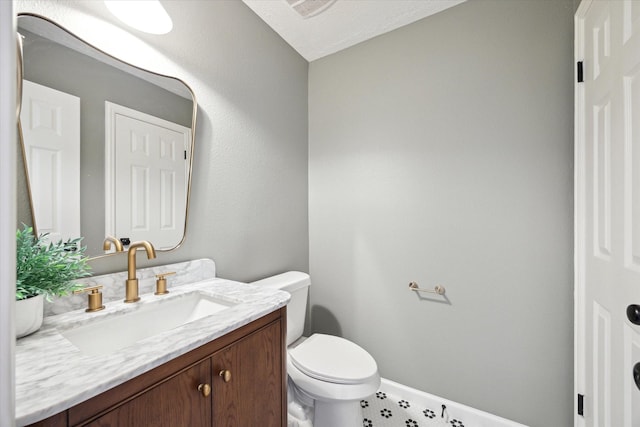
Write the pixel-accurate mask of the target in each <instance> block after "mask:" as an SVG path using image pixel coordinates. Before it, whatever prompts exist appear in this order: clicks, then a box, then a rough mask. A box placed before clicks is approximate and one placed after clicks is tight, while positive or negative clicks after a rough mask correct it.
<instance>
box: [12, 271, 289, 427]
mask: <svg viewBox="0 0 640 427" xmlns="http://www.w3.org/2000/svg"><path fill="white" fill-rule="evenodd" d="M198 262H203V263H207V262H210V263H212V261H210V260H199V261H197V262H194V263H198ZM175 267H176V266H171V267H169V268H175ZM177 267H179V268H182V266H177ZM166 269H167V267H163V268H152V269H142V270H139V276H140V277H141V285H143V286H144V287H143V289H147V288H148V286H149V284H151V286H153V281H154V277H153V275H154V274H157V271H156V270H165V271H166ZM196 270H197V271H200V272H202V271H203V269H202V268H196ZM122 274H123V273H117V274H114V275H109V276H108V277H104V278H100V277H97V278H92V279H90V281H89V283H88V284H89V285H92V284H93V283H91V281H94V280H95V281H102V282H105V281H106V282H107V283H108V282H109V281H110V280H113V282H114V283H119V279H120V277H119V276H120V275H122ZM114 276H115V277H114ZM185 276H186V277H185ZM177 279H178V280H177V282H178V283H177V284H174V285H173V286H171V285H170V287H169V290H170V293H169V294H168V295H166V296H154V295H153V293H146V294H143V295H142V299H141V301H140V302H139V303H137V304H124V303H123V302H121V301H110V302H106V304H105V305H106V306H107V308H106V309H105V310H103V311H102V312H98V313H84V310H82V309H80V310H73V311H70V312H66V313H62V314H59V315H53V316H48V317H46V318H45V324H44V326H43V328H42V329H41V330H40V331H38V332H37V333H35V334H34V335H31V336H28V337H25V338H23V339H20V340H19V341H18V342H17V346H16V382H17V387H16V416H17V420H16V421H17V425H18V426H24V425H34V426H52V427H58V426H107V425H111V426H115V425H117V426H144V425H165V426H193V427H195V426H251V425H260V426H284V425H286V419H287V417H286V402H287V398H286V365H285V363H286V351H285V345H286V343H285V338H286V304H287V302H288V300H289V295H288V294H287V293H285V292H281V291H274V290H270V289H265V288H262V287H258V286H253V285H250V284H244V283H238V282H233V281H229V280H225V279H220V278H210V279H203V280H198V279H197V277H196V278H195V279H194V278H193V277H189V273H185V275H184V276H183V277H182V278H177ZM180 280H182V281H188V280H196V281H195V282H190V283H185V284H180V283H179V282H180ZM109 288H110V287H109ZM118 288H119V290H120V291H122V286H118ZM194 293H197V294H201V295H205V296H206V297H207V298H209V297H210V298H216V301H220V302H221V303H225V304H228V306H227V307H226V308H224V309H222V310H220V311H218V312H215V313H213V314H209V315H206V316H204V317H202V318H199V319H196V320H193V321H190V322H189V323H186V324H183V325H180V326H178V327H175V328H173V329H170V330H167V331H162V332H159V333H156V334H155V335H152V336H150V337H146V338H143V339H141V340H138V341H136V342H134V343H132V344H127V346H126V347H124V348H117V349H114V348H110V347H109V345H110V344H109V340H110V338H109V337H108V334H107V333H105V341H106V343H105V344H104V345H105V347H104V348H100V350H97V351H93V348H84V347H83V346H82V345H81V343H80V344H78V342H76V341H74V340H76V339H78V338H76V337H73V338H72V335H71V334H70V331H74V330H78V329H79V328H85V327H89V328H92V329H95V330H96V331H102V330H103V328H104V324H108V322H110V321H112V320H113V319H116V320H118V319H127V317H126V316H130V315H132V313H133V314H135V313H136V312H139V313H141V312H142V310H146V309H147V308H145V306H147V307H151V308H152V309H153V310H156V309H157V311H156V313H157V312H159V313H162V310H163V309H164V308H165V307H170V304H174V303H175V301H180V300H185V298H188V297H189V296H190V295H193V294H194ZM170 295H173V296H172V299H168V298H167V297H168V296H170ZM114 297H115V296H114ZM74 298H75V297H74ZM109 298H111V297H109V296H108V294H107V299H109ZM68 303H69V302H66V304H68ZM74 303H75V302H74ZM132 306H135V307H133V308H132ZM96 316H101V317H96ZM167 316H168V317H170V316H169V313H167ZM131 319H132V320H135V321H132V322H131V324H130V325H129V327H130V328H136V326H137V324H142V323H143V322H142V321H138V320H136V319H134V318H131ZM101 328H102V329H101ZM127 335H128V333H127V332H126V331H121V332H120V333H118V334H116V335H115V336H116V337H118V336H122V337H123V339H125V340H126V337H127ZM102 353H104V354H102Z"/></svg>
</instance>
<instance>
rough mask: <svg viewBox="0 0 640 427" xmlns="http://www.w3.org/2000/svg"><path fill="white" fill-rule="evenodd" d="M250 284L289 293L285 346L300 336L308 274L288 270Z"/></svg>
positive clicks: (302, 325)
mask: <svg viewBox="0 0 640 427" xmlns="http://www.w3.org/2000/svg"><path fill="white" fill-rule="evenodd" d="M251 284H252V285H256V286H268V287H270V288H273V289H278V290H281V291H285V292H288V293H289V294H291V300H290V301H289V304H287V346H289V345H290V344H291V343H292V342H294V341H295V340H297V339H298V338H300V337H301V336H302V331H303V329H304V319H305V316H306V314H307V295H308V294H309V286H310V285H311V279H310V278H309V275H308V274H307V273H302V272H300V271H288V272H286V273H282V274H278V275H276V276H271V277H267V278H266V279H262V280H258V281H256V282H252V283H251Z"/></svg>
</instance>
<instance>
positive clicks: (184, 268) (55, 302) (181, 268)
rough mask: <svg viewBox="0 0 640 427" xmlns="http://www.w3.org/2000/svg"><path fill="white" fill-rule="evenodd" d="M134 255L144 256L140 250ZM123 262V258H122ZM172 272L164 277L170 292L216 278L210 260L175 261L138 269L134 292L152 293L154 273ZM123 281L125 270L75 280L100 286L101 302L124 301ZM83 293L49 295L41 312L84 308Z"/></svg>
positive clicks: (84, 296)
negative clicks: (50, 296) (136, 284)
mask: <svg viewBox="0 0 640 427" xmlns="http://www.w3.org/2000/svg"><path fill="white" fill-rule="evenodd" d="M138 256H141V257H142V256H145V255H143V254H142V253H140V254H139V255H138ZM124 263H125V264H126V258H125V259H124ZM170 271H175V272H176V274H175V275H173V276H168V277H167V289H169V291H171V288H172V287H175V286H181V285H184V284H186V283H194V282H198V281H200V280H204V279H208V278H211V277H216V264H215V262H214V261H213V260H211V259H197V260H194V261H186V262H180V263H176V264H168V265H162V266H156V267H148V268H140V269H138V274H137V277H138V289H139V291H138V293H139V294H140V295H142V294H148V293H151V294H153V292H155V286H156V274H161V273H167V272H170ZM126 280H127V272H126V271H122V272H120V273H112V274H105V275H102V276H91V277H86V278H84V279H82V280H79V283H82V284H86V286H96V285H102V301H103V302H104V303H108V302H111V301H118V300H124V293H125V281H126ZM86 305H87V296H86V295H69V296H64V297H59V298H53V299H52V300H51V301H45V303H44V315H45V316H52V315H55V314H61V313H66V312H67V311H73V310H78V309H80V308H83V307H84V308H86Z"/></svg>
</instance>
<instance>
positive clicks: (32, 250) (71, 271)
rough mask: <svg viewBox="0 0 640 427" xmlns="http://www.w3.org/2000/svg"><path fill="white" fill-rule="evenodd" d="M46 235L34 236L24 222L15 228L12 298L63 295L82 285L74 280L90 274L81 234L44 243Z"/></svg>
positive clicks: (49, 297)
mask: <svg viewBox="0 0 640 427" xmlns="http://www.w3.org/2000/svg"><path fill="white" fill-rule="evenodd" d="M47 236H48V234H46V233H45V234H41V235H40V236H39V237H38V238H36V237H35V236H34V234H33V228H32V227H29V226H27V225H25V224H23V228H22V230H20V229H18V231H17V232H16V299H25V298H29V297H32V296H36V295H40V294H42V295H44V296H45V298H46V299H47V300H50V299H51V297H54V296H62V295H67V294H69V293H71V292H72V291H74V290H76V289H80V288H81V287H82V286H81V285H79V284H77V283H74V282H73V281H74V280H76V279H79V278H82V277H86V276H89V275H90V273H89V272H90V270H91V268H90V267H89V265H88V263H87V259H88V258H87V257H86V256H85V255H84V253H85V250H86V246H81V242H82V238H77V239H69V240H67V241H66V242H65V241H62V240H60V241H58V242H50V243H46V237H47Z"/></svg>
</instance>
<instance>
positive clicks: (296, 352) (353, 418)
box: [253, 271, 380, 427]
mask: <svg viewBox="0 0 640 427" xmlns="http://www.w3.org/2000/svg"><path fill="white" fill-rule="evenodd" d="M253 284H255V285H258V286H269V287H273V288H276V289H279V290H283V291H285V292H289V293H290V294H291V301H290V302H289V304H288V306H287V374H288V376H289V384H290V385H291V384H293V387H294V388H295V390H289V400H291V399H292V398H295V399H298V400H300V402H299V403H300V405H302V406H309V405H310V404H311V405H312V406H313V413H314V415H313V425H314V426H315V427H340V426H357V425H360V424H361V423H362V408H361V407H360V400H362V399H364V398H366V397H368V396H371V395H372V394H373V393H375V392H376V390H377V389H378V387H379V386H380V374H379V373H378V366H377V364H376V362H375V360H374V359H373V357H371V355H370V354H369V353H367V352H366V350H364V349H363V348H362V347H360V346H358V345H357V344H355V343H353V342H351V341H349V340H346V339H344V338H341V337H337V336H333V335H325V334H313V335H311V336H310V337H309V338H305V337H302V329H303V326H304V317H305V314H306V304H307V294H308V289H309V286H310V284H311V281H310V279H309V275H308V274H305V273H300V272H297V271H290V272H288V273H283V274H280V275H277V276H272V277H269V278H266V279H263V280H260V281H257V282H253ZM291 417H292V416H291V415H290V418H291ZM290 424H291V423H290ZM307 425H308V424H307Z"/></svg>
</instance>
